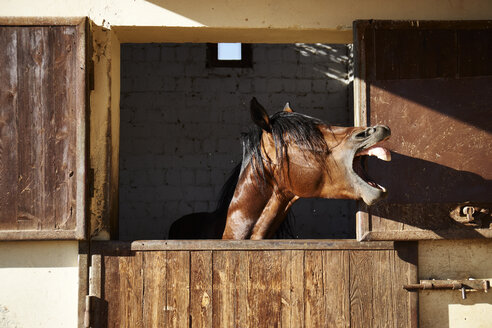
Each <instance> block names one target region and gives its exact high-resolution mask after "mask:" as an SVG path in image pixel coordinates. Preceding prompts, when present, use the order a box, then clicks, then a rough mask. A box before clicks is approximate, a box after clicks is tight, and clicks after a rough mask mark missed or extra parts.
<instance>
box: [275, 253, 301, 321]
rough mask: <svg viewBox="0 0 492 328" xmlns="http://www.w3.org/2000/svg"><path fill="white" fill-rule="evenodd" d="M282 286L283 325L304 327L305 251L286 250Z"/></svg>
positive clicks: (283, 256) (282, 256) (283, 254)
mask: <svg viewBox="0 0 492 328" xmlns="http://www.w3.org/2000/svg"><path fill="white" fill-rule="evenodd" d="M281 261H282V264H281V265H282V286H281V308H280V311H281V313H280V316H281V322H280V323H281V325H280V326H281V327H304V251H299V250H296V251H292V250H284V251H282V255H281Z"/></svg>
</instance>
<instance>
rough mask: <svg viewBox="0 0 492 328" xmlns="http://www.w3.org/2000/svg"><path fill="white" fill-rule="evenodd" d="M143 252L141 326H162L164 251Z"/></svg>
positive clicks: (165, 256) (163, 319)
mask: <svg viewBox="0 0 492 328" xmlns="http://www.w3.org/2000/svg"><path fill="white" fill-rule="evenodd" d="M142 254H143V305H142V306H143V326H144V327H163V326H164V325H165V323H166V314H167V311H165V306H166V281H167V255H166V252H162V251H158V252H142Z"/></svg>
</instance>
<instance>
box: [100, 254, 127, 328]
mask: <svg viewBox="0 0 492 328" xmlns="http://www.w3.org/2000/svg"><path fill="white" fill-rule="evenodd" d="M102 265H103V268H102V270H103V275H104V279H103V281H104V294H103V297H104V302H105V304H107V313H105V314H106V315H105V316H104V317H105V319H106V320H104V322H103V325H102V326H103V327H104V326H107V327H108V328H113V327H114V328H120V327H123V323H124V321H123V320H124V318H123V315H122V313H121V311H120V302H121V296H120V294H121V290H120V276H119V257H118V256H104V258H103V262H102Z"/></svg>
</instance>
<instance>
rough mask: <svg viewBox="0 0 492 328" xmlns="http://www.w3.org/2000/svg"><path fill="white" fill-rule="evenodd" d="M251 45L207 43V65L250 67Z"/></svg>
mask: <svg viewBox="0 0 492 328" xmlns="http://www.w3.org/2000/svg"><path fill="white" fill-rule="evenodd" d="M251 52H252V51H251V45H250V44H247V43H208V44H207V67H252V66H253V65H252V54H251Z"/></svg>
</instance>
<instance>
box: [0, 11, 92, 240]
mask: <svg viewBox="0 0 492 328" xmlns="http://www.w3.org/2000/svg"><path fill="white" fill-rule="evenodd" d="M71 21H72V22H73V24H74V25H59V26H55V25H53V26H49V25H44V24H43V26H26V25H25V24H18V26H15V25H12V26H10V25H7V26H5V25H3V26H0V46H1V48H2V49H4V50H5V51H2V55H0V89H1V90H2V91H1V92H0V107H1V108H0V195H1V196H0V208H2V211H0V238H1V239H7V240H15V239H18V240H21V239H83V238H84V237H85V227H84V226H83V225H84V222H85V175H84V172H85V137H84V135H85V130H84V129H85V111H86V108H85V103H86V101H85V96H86V94H85V42H86V35H85V24H86V20H85V19H80V18H79V19H76V20H71ZM10 23H12V22H10V21H5V24H10ZM23 25H24V26H23Z"/></svg>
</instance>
